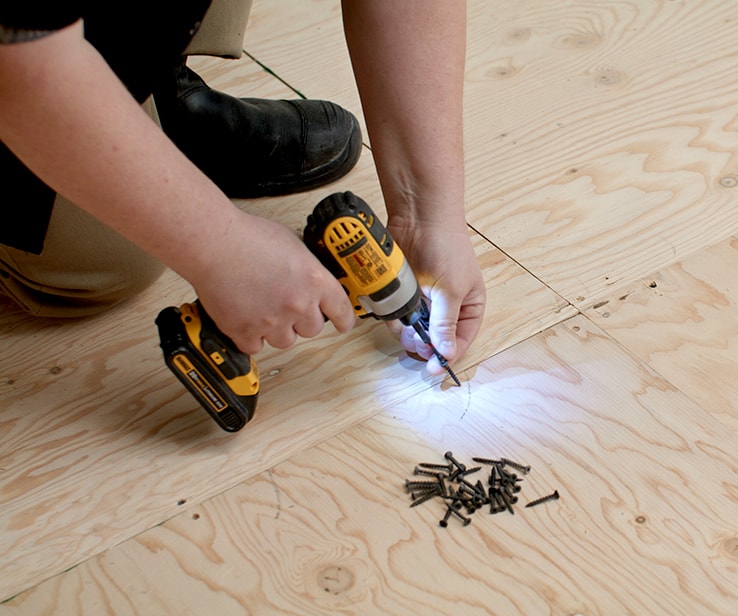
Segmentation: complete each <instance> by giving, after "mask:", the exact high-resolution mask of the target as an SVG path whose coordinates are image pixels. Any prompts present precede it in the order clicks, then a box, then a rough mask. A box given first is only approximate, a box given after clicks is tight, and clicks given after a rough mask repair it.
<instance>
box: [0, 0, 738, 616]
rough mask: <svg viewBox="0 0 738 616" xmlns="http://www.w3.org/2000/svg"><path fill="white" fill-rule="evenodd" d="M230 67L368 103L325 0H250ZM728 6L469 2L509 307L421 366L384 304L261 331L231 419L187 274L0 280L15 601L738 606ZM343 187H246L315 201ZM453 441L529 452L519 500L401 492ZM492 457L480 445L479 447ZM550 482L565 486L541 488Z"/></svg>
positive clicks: (215, 65)
mask: <svg viewBox="0 0 738 616" xmlns="http://www.w3.org/2000/svg"><path fill="white" fill-rule="evenodd" d="M246 50H247V52H248V53H249V54H250V56H252V57H253V58H256V59H258V61H259V62H261V63H263V64H264V65H265V66H267V67H268V68H269V69H271V71H273V73H274V74H276V75H277V76H279V78H280V79H277V78H276V77H275V76H274V74H272V73H270V72H266V71H264V70H262V68H261V67H260V66H259V64H257V63H256V62H254V61H253V60H252V59H251V57H249V56H246V57H244V59H242V60H240V61H223V60H214V59H202V58H199V59H196V60H194V61H193V62H192V64H193V66H195V67H196V68H197V69H198V71H199V72H200V73H201V74H202V75H203V76H204V77H206V78H207V79H208V80H209V81H210V83H211V84H212V85H214V86H216V87H220V88H221V89H226V90H228V91H230V92H232V93H235V94H242V95H246V94H248V95H251V96H262V97H285V96H292V93H291V92H290V90H289V89H288V88H287V87H286V85H285V83H286V84H289V85H290V86H292V87H293V88H295V89H296V90H298V91H299V92H301V93H303V94H305V95H306V96H308V97H314V98H318V97H319V98H328V99H331V100H334V101H336V102H339V103H341V104H343V105H345V106H346V107H348V108H350V109H352V110H354V111H355V112H356V113H357V114H358V113H360V105H359V101H358V97H357V95H356V92H355V88H354V83H353V78H352V76H351V72H350V68H349V63H348V56H347V53H346V50H345V47H344V44H343V40H342V33H341V26H340V12H339V8H338V6H337V3H335V2H328V1H327V0H314V1H312V2H287V0H270V1H269V2H266V1H259V0H257V2H256V3H255V6H254V9H253V12H252V19H251V21H250V24H249V27H248V30H247V38H246ZM736 75H738V5H736V4H735V3H734V2H731V1H729V0H722V1H721V0H681V1H680V0H675V1H667V0H663V1H657V0H602V1H600V2H589V1H585V0H516V1H515V2H503V1H502V0H472V1H470V2H469V44H468V65H467V90H466V110H467V125H466V126H467V139H466V147H467V176H468V182H467V184H468V221H469V227H470V234H472V236H473V240H474V242H475V246H476V249H477V252H478V255H479V259H480V262H481V263H482V266H483V268H484V272H485V276H486V281H487V288H488V298H489V308H488V312H487V315H486V320H485V324H484V328H483V331H482V333H481V335H480V337H479V339H478V341H477V343H476V344H475V346H474V348H473V349H472V350H471V352H470V353H469V354H468V355H467V357H465V358H464V360H463V362H462V364H461V365H460V366H459V369H458V373H459V376H460V377H461V379H462V387H461V388H455V387H449V386H448V383H445V382H442V381H439V380H435V379H430V378H429V377H427V376H426V375H425V373H424V371H423V368H422V366H421V365H420V364H418V363H417V362H415V361H414V360H412V359H409V358H407V357H406V356H405V355H404V353H402V352H401V350H400V349H399V348H398V345H397V343H396V342H395V340H394V339H393V338H392V337H391V336H390V335H389V334H388V333H387V331H386V330H385V328H384V326H383V325H381V324H375V323H368V322H367V323H362V324H361V325H360V326H358V327H357V328H356V329H355V330H354V331H353V332H352V333H351V334H349V335H346V336H338V335H336V333H335V332H334V331H333V330H332V329H330V327H327V328H326V329H325V331H324V332H323V334H322V335H321V336H319V337H318V338H316V339H313V340H309V341H300V342H299V344H298V345H296V346H295V347H294V348H293V349H291V350H289V351H273V350H272V351H270V350H267V351H264V352H263V353H262V354H260V355H259V356H258V357H257V360H258V362H259V365H260V368H261V372H262V375H263V378H262V395H261V399H260V405H259V408H258V410H257V415H256V418H255V419H254V420H253V421H252V422H251V423H250V424H249V425H248V426H247V428H246V429H244V430H243V431H242V432H240V433H238V434H236V435H227V434H226V433H224V432H221V431H220V430H219V429H218V428H217V427H216V426H215V424H214V423H212V422H211V420H209V418H208V417H207V416H206V414H205V413H204V412H203V411H202V410H200V409H199V408H197V407H196V405H195V404H194V403H193V401H192V400H191V399H190V397H189V396H188V395H187V394H185V393H184V392H183V390H182V389H181V388H180V386H179V385H178V383H177V382H175V381H174V378H173V377H172V376H171V374H170V373H169V372H168V371H167V370H166V369H165V367H164V365H163V362H162V359H161V356H160V351H159V348H158V342H157V335H156V330H155V327H154V323H153V321H154V318H155V316H156V314H157V312H158V311H159V310H160V309H161V308H162V307H163V306H165V305H170V304H177V303H179V302H182V301H185V300H190V299H192V291H191V289H190V288H189V287H188V285H187V284H186V283H185V282H183V281H182V280H181V279H179V278H177V277H176V276H175V275H174V274H172V273H167V274H166V275H165V276H164V277H163V278H162V279H161V280H160V281H159V282H158V283H157V284H156V285H155V286H154V287H153V288H151V289H150V290H148V291H147V292H146V293H144V294H143V295H142V296H141V297H139V298H137V299H136V300H134V301H131V302H129V303H127V304H126V305H124V306H121V307H119V308H117V309H115V310H113V311H111V312H110V313H108V314H105V315H102V316H99V317H95V318H91V319H86V320H82V321H74V322H64V321H54V320H36V319H32V318H29V317H26V316H24V315H23V314H22V313H21V312H19V311H18V310H16V309H14V308H13V307H12V306H11V305H10V304H8V303H7V302H0V347H1V348H2V350H3V353H2V354H1V356H0V600H2V601H4V602H3V603H2V604H0V613H1V614H3V616H4V615H5V614H6V613H7V614H12V615H34V616H38V615H45V614H65V615H67V614H91V615H92V614H94V615H99V614H116V615H119V614H146V615H150V614H155V615H158V614H162V615H169V614H177V615H181V614H219V615H241V614H338V613H340V614H421V613H422V614H452V613H454V614H456V613H459V614H461V613H463V614H525V615H531V614H582V615H584V614H586V615H593V614H626V613H631V614H721V615H722V614H724V615H733V614H736V613H738V474H737V473H738V403H737V402H736V399H737V398H738V380H737V379H736V374H738V283H737V282H736V281H738V273H737V272H738V208H737V207H736V206H737V204H738V192H737V191H738V86H736ZM345 189H350V190H352V191H354V192H356V193H357V194H360V195H362V196H363V197H364V198H365V199H367V200H368V201H369V202H370V203H372V205H373V206H374V207H376V208H377V209H378V210H380V211H381V207H382V206H381V199H380V192H379V188H378V184H377V181H376V177H375V173H374V168H373V164H372V161H371V155H370V152H369V151H368V150H366V151H365V152H364V155H363V157H362V160H361V161H360V163H359V165H358V167H357V168H356V169H355V170H354V171H353V172H352V173H351V174H350V175H349V176H348V177H346V178H344V179H343V180H341V181H339V182H337V183H336V184H334V185H333V186H331V187H328V188H326V189H323V190H319V191H315V192H314V193H310V194H306V195H298V196H292V197H289V198H284V199H266V200H261V201H244V202H240V203H239V206H240V207H243V208H245V209H248V210H249V211H253V212H258V213H261V214H263V215H266V216H270V217H273V218H275V219H277V220H280V221H282V222H284V223H285V224H287V225H289V226H291V227H294V228H296V229H299V228H301V227H302V225H303V221H304V218H305V216H306V214H307V213H308V212H309V211H310V210H311V209H312V207H313V205H314V204H315V203H317V201H318V200H319V199H320V198H321V197H322V196H324V195H326V194H328V193H329V192H333V191H334V190H345ZM448 450H451V451H453V452H454V453H455V454H456V457H457V458H459V460H460V461H464V462H466V463H471V458H472V457H474V456H482V457H491V458H493V457H500V456H504V457H507V458H511V459H515V460H518V461H520V462H523V463H525V464H529V465H530V466H531V468H532V470H531V472H530V474H528V475H526V476H525V478H524V481H523V482H521V486H522V490H521V492H520V503H519V504H518V505H516V506H515V509H514V511H515V514H514V515H510V514H509V513H504V514H497V515H489V514H488V513H487V512H486V511H478V512H476V513H475V514H474V515H473V516H471V517H470V519H471V520H472V522H471V524H469V525H468V526H463V525H462V524H461V523H460V521H459V520H457V519H456V518H455V517H454V518H452V519H450V520H449V525H448V527H446V528H442V527H441V526H440V525H439V523H438V522H439V519H440V518H441V517H442V516H443V513H444V509H445V507H444V505H443V504H442V503H441V502H439V501H438V500H431V501H429V502H426V503H424V504H422V505H419V506H418V507H414V508H410V507H409V506H408V505H409V503H410V497H409V495H408V494H407V493H406V491H405V488H404V481H405V479H406V478H410V477H412V476H413V469H414V467H415V465H416V464H417V463H418V462H421V461H424V462H441V461H443V454H444V452H446V451H448ZM480 478H481V475H480ZM553 490H557V491H558V492H559V494H560V499H559V500H556V501H552V502H548V503H545V504H543V505H540V506H538V507H535V508H524V507H522V504H524V503H525V502H528V501H529V500H532V499H534V498H536V497H538V496H541V495H544V494H548V493H550V492H552V491H553Z"/></svg>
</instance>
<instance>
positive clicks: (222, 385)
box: [156, 300, 259, 432]
mask: <svg viewBox="0 0 738 616" xmlns="http://www.w3.org/2000/svg"><path fill="white" fill-rule="evenodd" d="M156 325H157V327H158V329H159V342H160V344H161V349H162V352H163V353H164V360H165V362H166V364H167V366H169V369H170V370H171V371H172V372H173V373H174V374H175V375H176V377H177V378H178V379H179V380H180V381H181V382H182V383H183V384H184V386H185V387H186V388H187V390H188V391H189V392H190V393H191V394H192V395H193V396H194V397H195V399H197V401H198V402H199V403H200V404H201V405H202V407H203V408H204V409H205V410H206V411H207V412H208V413H209V414H210V416H211V417H212V418H213V419H214V420H215V421H216V423H217V424H218V425H219V426H220V427H221V428H223V430H226V431H228V432H237V431H238V430H240V429H241V428H243V427H244V426H245V425H246V424H247V423H248V422H249V421H250V420H251V418H252V417H253V415H254V410H255V409H256V401H257V398H258V394H259V373H258V368H257V366H256V362H255V361H254V360H253V359H252V358H251V357H250V356H249V355H247V354H246V353H242V352H241V351H239V350H238V348H237V347H236V345H235V344H233V342H232V341H231V339H230V338H229V337H228V336H226V335H225V334H223V333H222V332H221V331H220V330H218V328H217V327H216V325H215V323H214V322H213V320H212V319H211V318H210V316H209V315H208V314H207V312H206V311H205V309H204V308H203V307H202V305H201V304H200V301H199V300H196V301H195V302H194V303H191V304H182V305H181V306H180V307H179V308H177V307H174V306H169V307H168V308H164V309H163V310H162V311H161V312H160V313H159V315H158V316H157V318H156Z"/></svg>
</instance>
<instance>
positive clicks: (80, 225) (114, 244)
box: [0, 102, 165, 317]
mask: <svg viewBox="0 0 738 616" xmlns="http://www.w3.org/2000/svg"><path fill="white" fill-rule="evenodd" d="M144 107H145V108H146V109H147V111H149V113H151V114H155V111H154V107H153V104H150V103H148V102H147V103H145V104H144ZM154 117H155V115H154ZM164 269H165V268H164V266H163V265H162V264H161V263H159V262H158V261H157V260H156V259H154V258H153V257H150V256H149V255H148V254H146V253H145V252H143V251H142V250H141V249H139V248H138V247H136V246H135V245H133V244H132V243H131V242H129V241H128V240H126V239H125V238H123V237H122V236H121V235H119V234H118V233H116V232H115V231H113V230H112V229H111V228H110V227H107V226H106V225H104V224H102V223H101V222H99V221H98V220H97V219H95V218H93V217H92V216H90V215H89V214H87V213H86V212H84V211H83V210H80V209H79V208H78V207H77V206H76V205H74V204H73V203H71V202H70V201H68V200H67V199H65V198H64V197H62V196H61V195H57V198H56V201H55V203H54V210H53V212H52V215H51V221H50V223H49V228H48V232H47V234H46V240H45V243H44V250H43V252H42V254H41V255H34V254H30V253H27V252H23V251H21V250H16V249H14V248H10V247H8V246H3V245H0V293H2V294H4V295H8V296H9V297H11V298H12V299H13V300H15V302H16V303H17V304H18V305H20V306H21V307H22V308H23V309H24V310H26V311H27V312H30V313H31V314H34V315H38V316H47V317H80V316H86V315H90V314H95V313H98V312H102V311H103V310H106V309H107V308H110V307H112V306H114V305H115V304H118V303H119V302H121V301H123V300H125V299H128V298H130V297H132V296H134V295H136V294H138V293H140V292H141V291H142V290H144V289H145V288H146V287H148V286H149V285H151V284H152V283H153V282H154V281H155V280H156V279H157V278H159V276H160V275H161V274H162V273H163V272H164Z"/></svg>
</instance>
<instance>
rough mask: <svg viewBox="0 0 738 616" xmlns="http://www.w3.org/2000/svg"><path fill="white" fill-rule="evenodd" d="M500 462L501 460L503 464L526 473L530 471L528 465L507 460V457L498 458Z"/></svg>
mask: <svg viewBox="0 0 738 616" xmlns="http://www.w3.org/2000/svg"><path fill="white" fill-rule="evenodd" d="M500 462H502V463H503V464H504V465H505V466H510V467H512V468H514V469H516V470H519V471H520V472H521V473H524V474H526V475H527V474H528V473H530V465H524V464H520V463H519V462H513V461H512V460H508V459H507V458H500Z"/></svg>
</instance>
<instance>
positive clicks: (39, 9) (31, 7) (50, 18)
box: [0, 0, 84, 30]
mask: <svg viewBox="0 0 738 616" xmlns="http://www.w3.org/2000/svg"><path fill="white" fill-rule="evenodd" d="M83 12H84V8H83V3H82V2H81V1H79V0H71V1H68V2H65V1H56V2H55V1H54V0H41V1H40V2H39V1H37V2H28V1H27V0H3V2H2V3H0V25H2V26H5V27H6V28H11V29H17V30H59V29H61V28H64V27H66V26H69V25H71V24H73V23H74V22H75V21H77V20H78V19H79V18H80V17H81V16H82V14H83Z"/></svg>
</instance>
